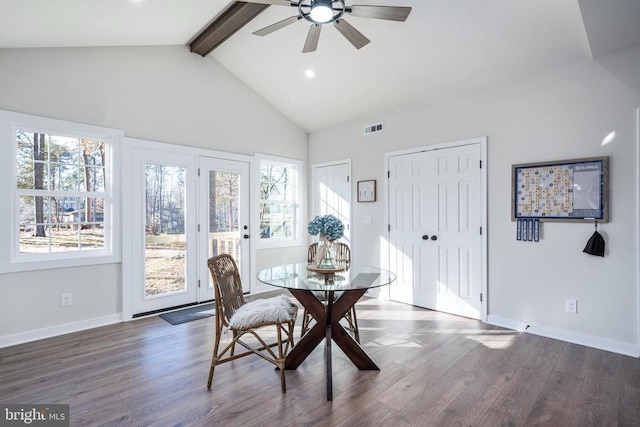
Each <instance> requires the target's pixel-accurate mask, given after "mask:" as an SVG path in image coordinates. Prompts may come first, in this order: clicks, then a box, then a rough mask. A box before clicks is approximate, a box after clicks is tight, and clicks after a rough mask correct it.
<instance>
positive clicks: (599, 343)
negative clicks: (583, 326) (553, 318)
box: [487, 315, 640, 357]
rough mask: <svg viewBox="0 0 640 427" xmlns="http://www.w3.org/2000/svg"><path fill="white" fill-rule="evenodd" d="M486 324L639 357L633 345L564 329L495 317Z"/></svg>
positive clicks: (639, 350) (488, 319) (636, 347)
mask: <svg viewBox="0 0 640 427" xmlns="http://www.w3.org/2000/svg"><path fill="white" fill-rule="evenodd" d="M487 323H489V324H490V325H494V326H500V327H502V328H507V329H513V330H515V331H520V332H527V333H530V334H534V335H540V336H543V337H547V338H553V339H557V340H561V341H567V342H570V343H573V344H580V345H584V346H587V347H593V348H597V349H600V350H605V351H610V352H613V353H619V354H624V355H626V356H631V357H640V346H638V345H634V344H629V343H624V342H620V341H614V340H610V339H606V338H601V337H596V336H593V335H586V334H580V333H577V332H571V331H567V330H564V329H557V328H550V327H548V326H540V325H527V324H526V323H524V322H521V321H519V320H514V319H509V318H506V317H502V316H496V315H489V316H488V317H487Z"/></svg>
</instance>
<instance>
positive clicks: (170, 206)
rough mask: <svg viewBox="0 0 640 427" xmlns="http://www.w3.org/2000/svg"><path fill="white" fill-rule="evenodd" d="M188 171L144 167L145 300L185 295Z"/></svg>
mask: <svg viewBox="0 0 640 427" xmlns="http://www.w3.org/2000/svg"><path fill="white" fill-rule="evenodd" d="M185 174H186V169H185V168H184V167H179V166H169V165H162V164H154V163H147V164H146V165H145V227H144V230H145V232H144V234H145V239H144V240H145V256H144V260H145V285H144V296H145V298H150V297H157V296H161V295H166V294H170V293H174V292H184V291H186V289H187V281H186V258H187V252H186V245H185V243H186V233H185V224H186V221H185V217H184V215H185V202H186V201H185V194H186V185H185V184H186V181H185Z"/></svg>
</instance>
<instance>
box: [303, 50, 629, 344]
mask: <svg viewBox="0 0 640 427" xmlns="http://www.w3.org/2000/svg"><path fill="white" fill-rule="evenodd" d="M639 107H640V49H638V48H636V49H632V50H627V51H624V52H620V53H618V54H614V55H610V56H608V57H604V58H601V59H599V60H596V61H586V62H579V63H574V64H570V65H566V66H563V67H561V68H557V69H554V70H550V71H547V72H544V73H540V74H536V75H533V76H530V77H528V78H523V79H519V80H517V81H511V82H503V83H501V84H498V85H495V86H493V87H490V88H487V89H486V90H483V91H481V92H477V93H470V94H465V95H461V96H456V97H450V98H447V99H439V100H425V101H424V102H423V103H422V104H421V105H415V106H412V107H411V108H405V109H402V110H399V111H393V112H389V113H387V114H383V115H380V116H375V117H365V118H363V119H362V120H361V121H357V122H353V123H349V124H347V125H344V126H341V127H339V128H336V129H331V130H327V131H323V132H318V133H314V134H312V135H310V137H309V141H310V144H309V161H310V163H311V164H314V163H319V162H326V161H330V160H335V159H344V158H352V159H353V164H352V167H353V179H352V182H353V183H354V186H355V182H356V181H358V180H362V179H377V180H378V183H379V186H378V188H379V191H380V193H379V201H378V202H376V203H354V206H353V213H352V214H353V245H352V246H353V250H352V256H353V258H354V262H375V261H376V260H377V259H379V258H380V256H381V250H382V248H381V241H382V238H383V237H384V236H386V224H384V218H385V216H384V210H385V196H384V194H382V189H383V188H384V186H383V185H382V184H383V182H384V180H385V179H386V171H385V169H384V168H385V165H384V153H385V152H390V151H395V150H400V149H405V148H411V147H419V146H424V145H430V144H437V143H443V142H447V141H456V140H462V139H467V138H472V137H477V136H487V137H488V165H487V166H488V193H489V194H488V220H489V227H488V228H489V230H488V260H489V261H488V276H489V277H488V293H489V295H488V297H489V300H488V314H489V322H492V323H496V324H500V325H503V326H508V327H512V328H523V327H524V326H526V325H530V327H529V329H528V331H530V332H532V333H538V334H541V335H548V336H555V337H558V338H562V339H565V340H569V341H573V342H578V343H583V344H587V345H592V346H594V347H600V348H606V349H609V350H613V351H617V352H621V353H626V354H634V355H638V354H640V347H639V343H638V333H639V330H638V328H639V326H638V316H639V313H638V311H639V297H638V259H639V256H638V249H637V248H638V245H637V239H638V196H637V194H638V181H637V176H638V175H637V174H638V152H637V143H638V142H637V138H638V136H637V134H636V133H637V130H636V129H637V123H636V110H637V109H638V108H639ZM378 121H384V124H385V129H384V132H382V133H380V134H374V135H371V136H363V126H364V125H366V124H371V123H376V122H378ZM612 131H615V132H616V137H615V139H614V140H613V141H612V142H611V143H610V144H608V145H605V146H602V145H601V143H602V141H603V138H604V137H605V136H606V135H608V134H609V133H610V132H612ZM591 156H610V191H611V199H610V202H611V204H610V218H611V220H610V222H609V223H608V224H603V225H601V226H600V227H599V231H600V232H601V233H602V234H603V236H604V237H605V239H606V242H607V251H606V256H605V257H604V258H599V257H594V256H590V255H587V254H585V253H583V252H582V249H583V248H584V245H585V244H586V242H587V240H588V238H589V237H590V235H591V234H592V233H593V229H594V227H593V224H573V223H570V224H567V223H544V224H543V226H542V239H541V241H540V242H539V243H529V242H527V243H525V242H518V241H516V240H515V223H514V222H512V221H511V217H510V207H511V194H510V191H511V165H512V164H515V163H526V162H535V161H545V160H561V159H571V158H580V157H591ZM364 215H371V216H372V219H373V224H364V223H363V216H364ZM566 298H575V299H577V300H578V313H577V314H571V313H567V312H565V309H564V304H565V299H566Z"/></svg>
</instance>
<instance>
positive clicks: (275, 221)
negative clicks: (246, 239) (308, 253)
mask: <svg viewBox="0 0 640 427" xmlns="http://www.w3.org/2000/svg"><path fill="white" fill-rule="evenodd" d="M300 168H301V167H300V162H295V161H291V160H280V159H275V158H272V157H268V158H261V159H260V187H259V188H260V205H259V213H260V240H261V241H262V242H267V241H268V242H269V243H271V242H273V244H275V245H278V244H285V245H286V244H290V243H293V242H295V241H297V240H298V239H299V234H300V231H299V228H300V227H299V225H300V218H299V216H300V215H299V206H298V198H299V190H300Z"/></svg>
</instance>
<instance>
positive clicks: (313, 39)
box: [302, 24, 322, 53]
mask: <svg viewBox="0 0 640 427" xmlns="http://www.w3.org/2000/svg"><path fill="white" fill-rule="evenodd" d="M321 29H322V25H320V24H312V25H311V28H309V34H307V40H306V41H305V42H304V47H303V48H302V53H309V52H315V51H316V49H317V48H318V40H320V30H321Z"/></svg>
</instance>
